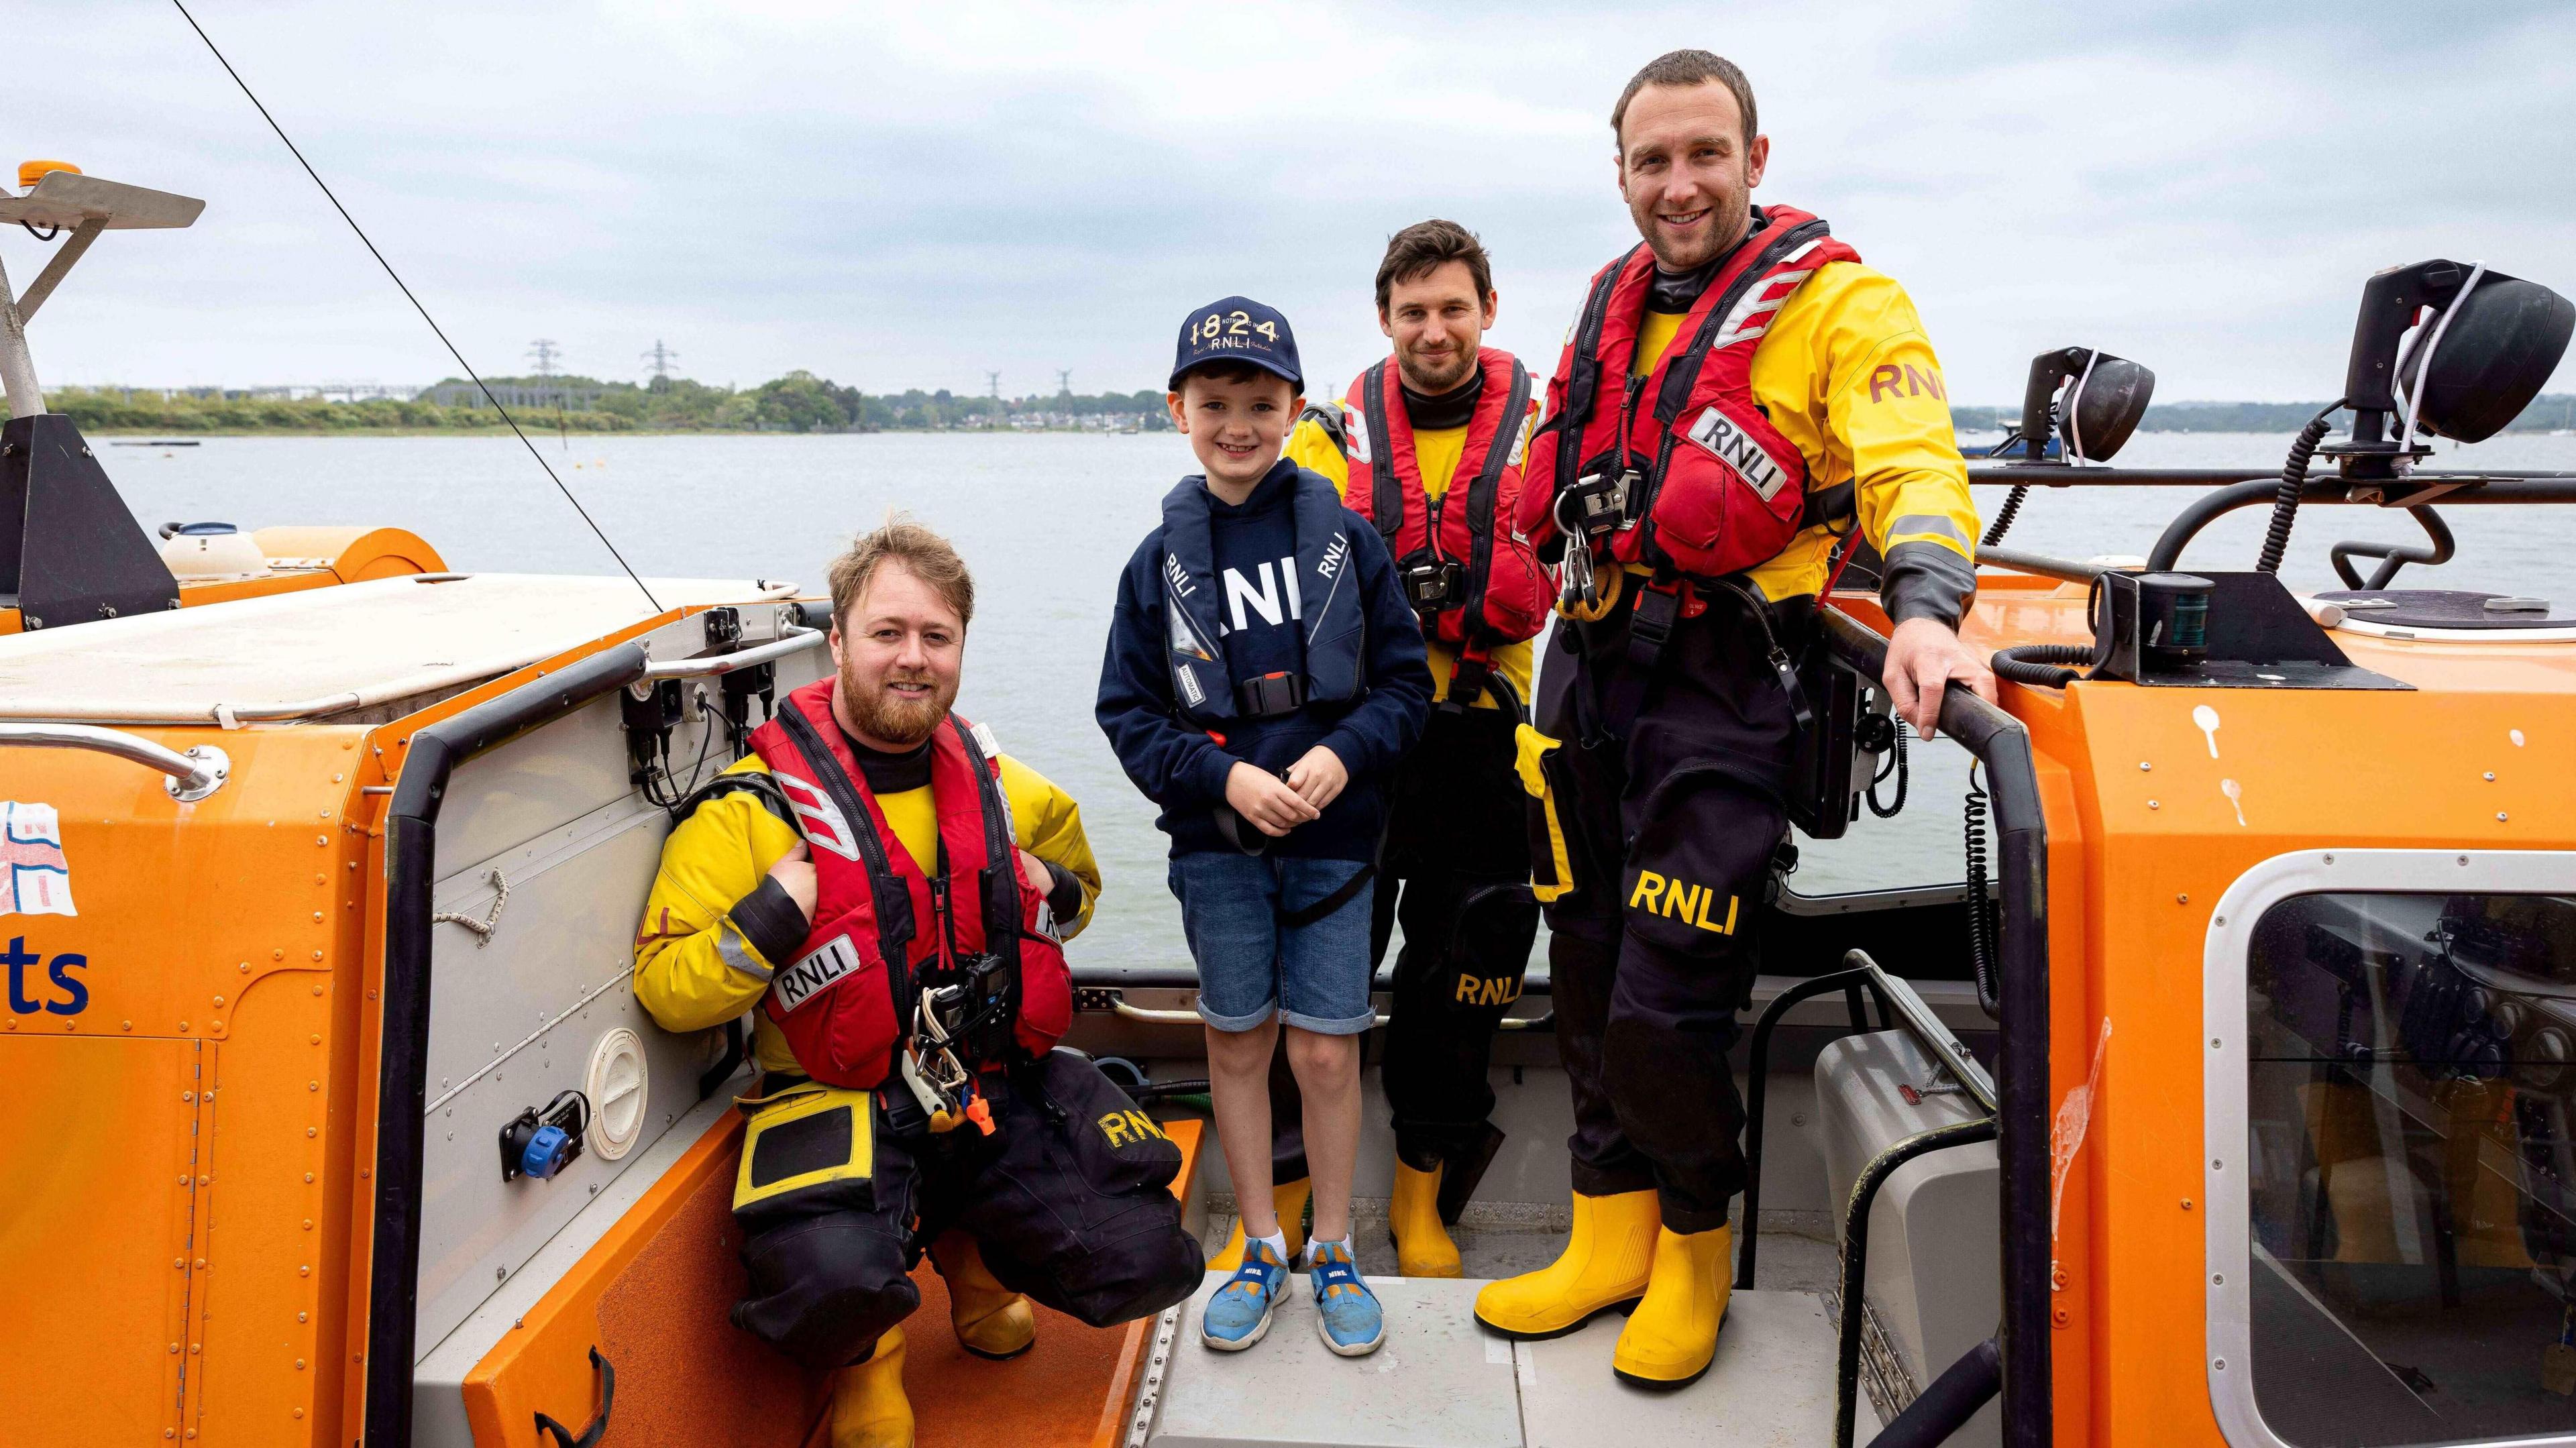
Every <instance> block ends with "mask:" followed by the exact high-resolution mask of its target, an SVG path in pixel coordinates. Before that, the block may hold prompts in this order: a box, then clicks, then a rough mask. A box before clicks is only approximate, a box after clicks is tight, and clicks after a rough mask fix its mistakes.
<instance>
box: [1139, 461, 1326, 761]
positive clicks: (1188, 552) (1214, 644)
mask: <svg viewBox="0 0 2576 1448" xmlns="http://www.w3.org/2000/svg"><path fill="white" fill-rule="evenodd" d="M1293 486H1294V487H1295V488H1296V495H1295V497H1294V499H1293V500H1292V503H1291V506H1292V507H1293V508H1294V509H1295V522H1296V529H1297V563H1296V569H1295V571H1294V573H1293V574H1292V575H1291V576H1289V577H1288V578H1286V579H1284V580H1283V586H1284V591H1285V592H1286V594H1287V608H1288V612H1289V613H1290V614H1292V615H1293V616H1295V617H1296V618H1297V619H1298V620H1299V623H1300V634H1299V636H1300V638H1301V639H1302V640H1303V642H1304V644H1305V648H1306V671H1305V672H1304V673H1303V674H1302V675H1270V676H1268V677H1265V678H1259V679H1245V680H1237V679H1235V678H1234V677H1233V676H1232V675H1231V674H1230V673H1228V671H1227V669H1226V662H1225V645H1224V643H1223V640H1224V638H1225V632H1226V627H1225V614H1224V606H1223V601H1222V599H1221V596H1220V594H1219V591H1218V588H1217V578H1216V544H1215V541H1214V539H1213V537H1212V536H1211V534H1212V530H1213V528H1214V522H1213V518H1214V515H1213V513H1212V512H1211V511H1210V505H1211V501H1212V500H1211V498H1210V496H1209V493H1208V490H1207V485H1206V484H1205V483H1203V482H1202V481H1200V480H1199V479H1198V478H1195V477H1190V478H1183V479H1182V480H1181V482H1180V485H1179V486H1177V487H1175V488H1173V489H1172V490H1171V491H1170V492H1169V493H1166V494H1164V495H1163V613H1164V615H1165V617H1166V619H1167V620H1168V621H1169V624H1170V632H1171V637H1170V639H1169V640H1168V642H1167V644H1166V647H1165V653H1166V654H1167V655H1168V656H1169V657H1170V659H1171V664H1172V699H1173V701H1174V702H1175V703H1177V704H1179V705H1180V707H1181V712H1182V713H1184V714H1186V715H1188V716H1189V717H1190V718H1192V719H1195V720H1199V721H1201V722H1203V723H1215V722H1218V721H1220V720H1226V719H1238V718H1265V717H1268V716H1270V715H1274V714H1288V713H1293V712H1295V711H1296V710H1298V709H1300V708H1303V707H1304V706H1305V705H1307V704H1308V703H1314V702H1330V701H1334V700H1341V699H1355V698H1358V697H1359V692H1360V671H1361V669H1362V667H1363V664H1364V660H1363V659H1362V657H1361V654H1362V651H1363V649H1364V647H1365V644H1366V639H1367V629H1366V624H1367V621H1368V613H1367V605H1366V603H1365V602H1364V601H1363V600H1362V599H1361V598H1360V590H1359V584H1358V582H1357V581H1356V580H1354V579H1353V578H1352V577H1351V576H1350V574H1351V569H1352V567H1353V566H1354V564H1353V561H1352V558H1351V538H1350V533H1349V525H1350V524H1351V523H1353V522H1356V521H1357V520H1356V519H1354V518H1352V517H1351V514H1350V510H1349V509H1347V508H1344V507H1343V506H1342V498H1341V495H1340V494H1339V493H1336V492H1334V491H1333V485H1332V483H1331V481H1330V480H1329V479H1327V478H1325V477H1324V476H1323V475H1322V474H1320V473H1312V472H1308V471H1306V470H1305V469H1303V468H1300V469H1298V470H1297V477H1296V480H1295V482H1294V484H1293Z"/></svg>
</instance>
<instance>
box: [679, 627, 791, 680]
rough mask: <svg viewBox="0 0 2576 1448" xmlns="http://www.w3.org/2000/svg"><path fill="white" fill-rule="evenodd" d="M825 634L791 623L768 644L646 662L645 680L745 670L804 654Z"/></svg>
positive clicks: (685, 677) (701, 676) (681, 677)
mask: <svg viewBox="0 0 2576 1448" xmlns="http://www.w3.org/2000/svg"><path fill="white" fill-rule="evenodd" d="M825 637H826V635H825V634H824V632H823V631H822V630H821V629H812V628H801V627H797V626H794V625H790V626H789V627H788V629H787V631H786V632H785V633H783V634H780V635H779V636H778V637H777V638H775V639H772V640H771V641H770V642H768V643H765V644H755V645H753V646H752V647H750V648H747V649H736V650H734V651H733V652H732V653H729V654H705V655H701V656H699V657H697V658H691V659H667V660H664V661H663V662H661V663H658V664H646V665H645V666H644V677H645V678H646V679H697V678H705V677H709V676H711V675H718V674H730V673H734V672H736V671H738V670H742V669H748V668H750V667H752V666H753V665H755V664H765V663H768V662H770V661H771V660H773V659H783V658H785V657H787V656H788V655H789V654H796V653H803V652H804V651H805V650H807V649H810V648H812V647H814V646H815V645H816V644H819V643H821V642H822V641H823V640H824V638H825Z"/></svg>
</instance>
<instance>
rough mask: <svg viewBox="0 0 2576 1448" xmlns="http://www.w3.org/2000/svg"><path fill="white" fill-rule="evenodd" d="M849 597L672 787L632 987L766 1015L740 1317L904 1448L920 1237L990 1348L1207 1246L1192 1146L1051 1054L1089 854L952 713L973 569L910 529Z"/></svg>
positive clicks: (841, 569) (1124, 1296)
mask: <svg viewBox="0 0 2576 1448" xmlns="http://www.w3.org/2000/svg"><path fill="white" fill-rule="evenodd" d="M831 585H832V619H833V622H832V632H831V638H830V643H831V649H832V659H833V662H834V664H835V665H836V668H837V672H836V673H835V675H834V676H832V677H829V678H824V679H819V680H816V681H815V682H813V683H811V684H808V685H806V686H804V687H803V688H800V689H797V690H795V691H794V692H792V693H790V694H789V695H788V696H787V697H786V698H785V699H783V700H781V701H780V703H779V707H778V710H777V712H776V714H775V716H774V717H772V718H771V719H770V720H769V721H768V722H767V723H765V724H763V725H762V726H761V727H760V728H759V729H757V730H755V731H753V733H752V736H751V748H752V752H751V753H750V754H749V755H747V756H745V757H744V758H743V759H742V760H741V761H740V762H739V763H737V764H735V765H734V766H733V767H732V768H731V769H729V770H727V771H726V772H725V773H724V775H723V776H722V777H721V778H719V779H718V780H717V781H716V782H715V783H714V784H712V785H710V786H709V787H708V788H707V789H706V790H703V791H701V792H700V793H699V794H698V795H697V796H695V797H693V798H692V799H691V800H689V801H688V802H686V803H685V804H684V805H683V808H682V819H681V822H680V824H679V826H678V827H677V828H675V829H674V830H673V831H672V832H671V836H670V839H669V840H668V841H667V842H666V843H665V845H664V846H663V851H662V866H661V871H660V873H659V875H657V876H656V877H655V879H654V881H653V891H652V894H651V896H650V897H649V898H648V900H647V901H646V904H645V916H644V927H643V929H642V930H641V931H640V932H638V935H637V939H636V945H635V993H636V996H637V997H638V998H639V999H640V1000H641V1001H642V1002H643V1004H644V1007H645V1009H646V1010H648V1011H650V1012H651V1013H652V1015H653V1018H654V1019H655V1020H657V1021H659V1022H660V1023H661V1024H662V1025H663V1026H664V1027H665V1028H667V1029H670V1030H674V1031H694V1030H704V1029H706V1028H708V1027H711V1026H717V1025H722V1024H724V1023H725V1022H727V1021H730V1020H733V1019H736V1018H738V1017H740V1016H741V1015H742V1014H744V1013H745V1012H746V1011H750V1012H752V1014H753V1021H754V1025H753V1035H752V1042H753V1048H752V1056H753V1060H754V1062H755V1063H756V1064H757V1065H758V1066H759V1068H760V1072H761V1077H760V1081H759V1084H758V1087H757V1089H755V1090H754V1091H753V1093H752V1094H751V1095H750V1096H748V1097H746V1098H744V1100H743V1108H744V1110H745V1111H747V1112H749V1113H750V1115H751V1121H750V1124H749V1126H748V1127H747V1128H746V1130H745V1132H744V1139H743V1150H742V1166H741V1169H740V1171H739V1173H738V1175H737V1178H736V1184H735V1188H734V1204H733V1209H734V1217H735V1220H736V1221H737V1222H739V1223H740V1224H741V1226H742V1228H743V1233H744V1240H743V1247H742V1260H743V1265H744V1267H745V1268H746V1269H747V1272H748V1276H749V1288H748V1292H749V1295H748V1296H746V1297H745V1298H744V1299H743V1301H741V1302H740V1303H738V1304H737V1305H736V1306H735V1307H734V1310H733V1320H734V1323H735V1325H736V1326H738V1327H741V1328H743V1329H745V1330H747V1331H749V1332H752V1333H754V1334H756V1335H758V1336H759V1337H761V1338H762V1339H763V1340H765V1341H767V1342H769V1343H770V1344H771V1345H772V1346H774V1347H776V1348H778V1349H779V1350H780V1351H781V1352H784V1353H786V1354H787V1355H788V1356H789V1357H791V1358H793V1359H795V1360H796V1361H798V1362H800V1363H802V1364H804V1365H806V1366H807V1367H809V1368H811V1369H813V1370H815V1371H817V1372H822V1373H829V1374H832V1375H833V1382H832V1407H831V1432H830V1437H829V1442H830V1443H831V1444H832V1445H833V1448H888V1445H909V1444H910V1443H911V1442H912V1421H913V1420H912V1410H911V1406H910V1404H909V1402H908V1401H907V1400H906V1398H905V1397H904V1392H903V1331H902V1329H901V1328H900V1327H899V1326H897V1324H898V1323H900V1322H901V1321H902V1320H903V1319H904V1318H905V1317H906V1316H908V1315H910V1314H911V1312H912V1310H913V1309H914V1308H916V1307H918V1306H919V1305H920V1303H921V1296H920V1292H919V1290H918V1289H917V1288H916V1287H915V1286H914V1284H913V1282H912V1279H911V1276H910V1271H911V1269H912V1267H913V1266H914V1265H915V1264H916V1263H917V1262H918V1261H919V1260H920V1258H921V1256H922V1254H923V1252H924V1251H925V1250H926V1251H927V1252H928V1254H929V1256H930V1259H931V1261H932V1263H933V1265H934V1266H935V1267H936V1268H937V1269H938V1271H939V1272H940V1274H941V1275H942V1276H943V1277H945V1278H946V1279H947V1283H948V1298H949V1320H950V1324H951V1326H952V1327H953V1328H954V1329H955V1331H956V1334H957V1340H958V1343H959V1345H960V1346H962V1347H964V1348H965V1349H966V1350H967V1351H969V1352H972V1353H976V1354H978V1355H980V1356H984V1357H992V1358H1003V1357H1010V1356H1013V1355H1015V1354H1017V1353H1020V1352H1023V1351H1025V1350H1026V1349H1027V1348H1028V1347H1029V1345H1030V1344H1031V1343H1032V1342H1033V1341H1034V1340H1035V1337H1036V1330H1037V1329H1036V1319H1035V1315H1034V1314H1033V1312H1032V1311H1031V1310H1030V1307H1029V1304H1028V1302H1027V1300H1026V1298H1028V1297H1034V1298H1036V1299H1037V1300H1038V1301H1040V1302H1042V1303H1045V1304H1046V1305H1047V1306H1049V1307H1052V1308H1055V1309H1057V1310H1058V1311H1060V1312H1064V1313H1067V1314H1070V1315H1071V1316H1073V1317H1075V1318H1078V1319H1080V1320H1081V1321H1083V1322H1086V1323H1089V1324H1091V1325H1093V1326H1096V1327H1105V1326H1108V1325H1110V1324H1112V1323H1117V1322H1126V1321H1130V1320H1132V1319H1135V1318H1139V1317H1148V1316H1151V1315H1153V1314H1155V1313H1157V1312H1160V1311H1162V1310H1163V1309H1164V1308H1166V1307H1169V1306H1171V1305H1172V1304H1174V1303H1176V1302H1179V1301H1180V1300H1181V1299H1183V1298H1185V1297H1187V1296H1189V1294H1190V1292H1191V1290H1192V1289H1193V1288H1195V1287H1196V1286H1197V1285H1198V1283H1199V1280H1200V1273H1201V1269H1202V1266H1203V1263H1202V1261H1201V1258H1200V1253H1199V1249H1198V1245H1197V1243H1196V1242H1195V1241H1194V1240H1193V1239H1192V1238H1191V1237H1190V1235H1189V1234H1188V1233H1187V1232H1185V1231H1183V1230H1182V1229H1181V1225H1180V1207H1179V1203H1178V1202H1176V1201H1175V1200H1174V1199H1173V1197H1172V1195H1171V1193H1170V1191H1169V1189H1168V1188H1169V1184H1170V1182H1171V1180H1172V1177H1173V1175H1174V1174H1175V1173H1176V1172H1177V1171H1178V1170H1179V1167H1180V1152H1179V1149H1178V1148H1177V1147H1175V1146H1174V1145H1173V1144H1172V1143H1171V1142H1170V1141H1168V1140H1166V1139H1164V1137H1163V1136H1162V1134H1161V1132H1160V1131H1159V1129H1157V1128H1155V1127H1154V1126H1153V1124H1152V1123H1151V1122H1150V1121H1149V1120H1148V1119H1147V1117H1146V1116H1145V1114H1144V1113H1143V1112H1141V1111H1139V1110H1137V1109H1136V1105H1135V1103H1134V1102H1133V1101H1131V1100H1129V1099H1128V1098H1127V1096H1126V1095H1125V1094H1124V1093H1122V1092H1121V1091H1120V1090H1119V1089H1118V1088H1117V1086H1116V1085H1114V1084H1113V1083H1111V1082H1110V1080H1109V1079H1108V1078H1107V1077H1105V1076H1103V1075H1101V1074H1100V1072H1099V1071H1098V1070H1097V1069H1095V1068H1094V1067H1093V1066H1092V1065H1091V1063H1090V1062H1089V1061H1088V1060H1087V1059H1085V1058H1083V1057H1081V1056H1079V1055H1076V1054H1074V1053H1072V1052H1068V1051H1058V1050H1055V1049H1053V1048H1054V1045H1055V1042H1056V1039H1057V1038H1058V1037H1059V1036H1061V1035H1062V1034H1063V1032H1064V1030H1065V1028H1066V1026H1067V1025H1068V1024H1069V1023H1070V1021H1071V1016H1072V992H1071V982H1070V979H1069V977H1068V975H1067V972H1066V969H1065V963H1064V948H1063V941H1064V939H1065V938H1067V937H1069V936H1071V935H1072V934H1074V933H1075V932H1076V931H1078V930H1080V929H1081V927H1082V926H1083V924H1084V923H1085V921H1087V920H1088V919H1089V917H1090V913H1091V907H1092V902H1093V900H1094V898H1095V897H1096V896H1097V895H1098V893H1099V890H1100V869H1099V866H1098V865H1097V864H1096V863H1094V861H1093V859H1092V855H1091V846H1090V843H1089V842H1088V841H1087V840H1086V839H1085V838H1084V836H1083V832H1082V818H1081V814H1080V812H1079V810H1078V809H1077V808H1076V807H1075V805H1074V802H1073V800H1072V798H1071V797H1070V796H1068V795H1066V794H1065V792H1064V791H1063V790H1061V789H1058V788H1056V786H1055V785H1053V784H1051V783H1049V782H1048V781H1047V780H1046V779H1045V778H1044V777H1042V776H1040V775H1039V774H1038V773H1037V772H1036V771H1034V770H1031V769H1029V768H1028V767H1027V766H1025V765H1023V764H1021V763H1020V762H1019V761H1017V760H1015V759H1012V758H1010V757H1009V756H1007V755H1004V754H1002V753H1001V752H1000V750H999V749H998V748H997V747H996V746H995V744H994V741H993V736H992V734H991V733H990V731H988V730H987V729H986V728H984V727H983V726H982V725H975V724H969V723H967V722H966V721H965V720H963V719H960V718H958V717H956V716H955V715H954V714H952V713H950V712H949V706H950V705H951V704H952V703H953V702H955V700H956V698H957V687H958V681H959V678H960V675H961V673H962V670H963V664H964V658H965V648H966V626H967V623H968V621H969V620H970V619H971V618H972V617H973V614H974V610H975V585H974V580H973V579H972V578H971V577H970V576H969V575H968V573H967V571H966V565H965V562H964V560H962V559H960V558H959V557H958V556H957V553H956V550H955V549H953V548H951V547H950V546H949V544H948V542H947V540H945V539H943V538H941V537H940V536H939V535H938V534H936V533H933V532H931V531H930V530H929V529H927V528H924V527H922V526H921V525H919V524H917V523H913V522H910V521H907V520H903V519H896V520H893V521H890V522H888V523H887V524H886V525H885V526H884V527H882V528H879V529H877V530H876V531H875V532H872V533H869V534H866V535H864V536H862V537H860V538H859V539H857V540H856V541H855V542H854V543H853V544H852V545H851V547H850V550H849V551H848V552H847V553H845V554H843V555H842V556H841V557H840V558H839V559H838V560H837V561H835V562H834V563H833V565H832V568H831ZM1023 1294H1026V1296H1025V1297H1024V1296H1023Z"/></svg>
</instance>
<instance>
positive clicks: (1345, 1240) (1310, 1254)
mask: <svg viewBox="0 0 2576 1448" xmlns="http://www.w3.org/2000/svg"><path fill="white" fill-rule="evenodd" d="M1318 1247H1339V1248H1341V1249H1342V1251H1343V1253H1344V1254H1345V1255H1347V1256H1349V1257H1350V1258H1351V1259H1352V1260H1353V1261H1357V1260H1358V1256H1359V1254H1357V1253H1355V1252H1352V1251H1351V1239H1350V1237H1349V1236H1348V1235H1347V1234H1345V1235H1344V1236H1343V1237H1342V1239H1341V1240H1340V1241H1338V1242H1322V1241H1310V1242H1308V1243H1307V1244H1306V1265H1307V1266H1309V1267H1312V1266H1314V1265H1315V1249H1316V1248H1318Z"/></svg>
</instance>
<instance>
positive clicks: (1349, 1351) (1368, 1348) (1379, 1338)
mask: <svg viewBox="0 0 2576 1448" xmlns="http://www.w3.org/2000/svg"><path fill="white" fill-rule="evenodd" d="M1306 1280H1307V1282H1308V1283H1309V1284H1310V1285H1311V1286H1313V1288H1314V1289H1315V1330H1316V1331H1317V1332H1319V1333H1321V1334H1322V1335H1323V1338H1324V1346H1326V1347H1328V1348H1331V1349H1332V1350H1333V1351H1334V1352H1336V1353H1339V1354H1340V1355H1342V1356H1343V1357H1367V1356H1368V1355H1369V1354H1370V1353H1373V1352H1375V1351H1377V1350H1378V1347H1379V1346H1380V1345H1381V1344H1383V1343H1384V1342H1385V1341H1386V1311H1385V1309H1383V1308H1381V1307H1379V1306H1378V1301H1377V1294H1376V1293H1374V1292H1371V1291H1369V1285H1368V1279H1367V1278H1365V1277H1362V1276H1361V1275H1360V1269H1359V1265H1358V1264H1357V1263H1355V1262H1353V1261H1352V1260H1351V1246H1350V1243H1349V1241H1348V1240H1347V1239H1346V1240H1343V1241H1340V1242H1318V1243H1316V1244H1314V1246H1313V1247H1311V1248H1310V1249H1308V1256H1307V1258H1306Z"/></svg>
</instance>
